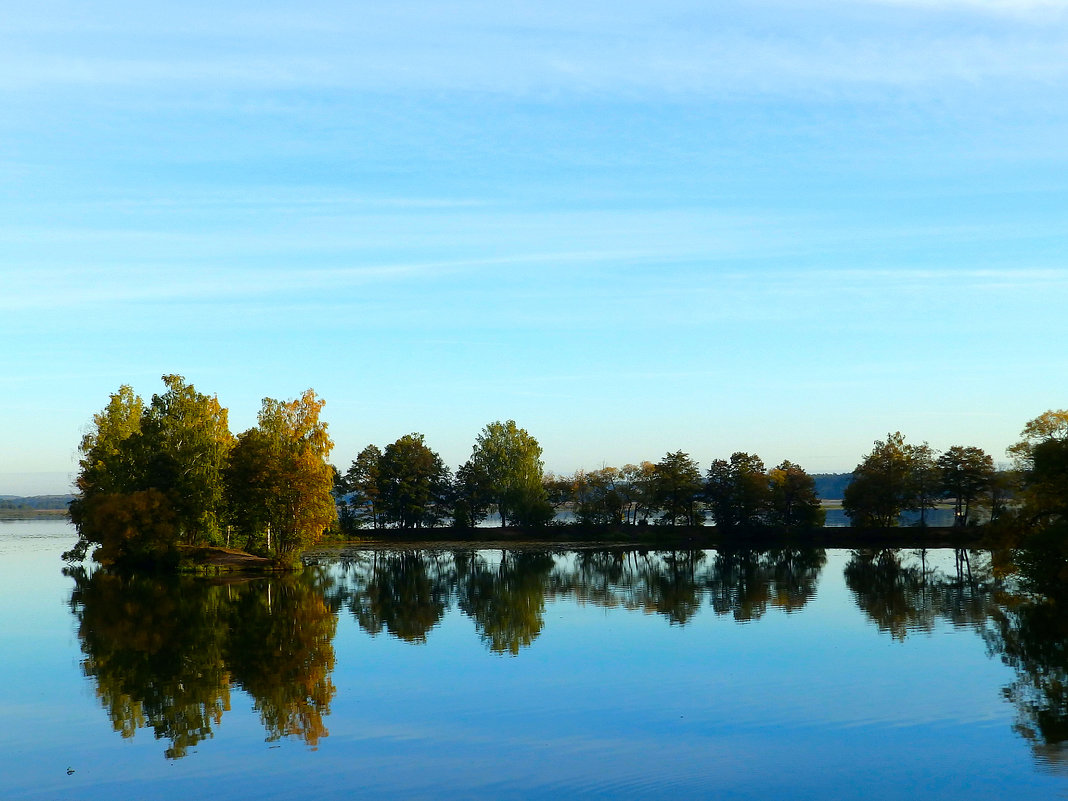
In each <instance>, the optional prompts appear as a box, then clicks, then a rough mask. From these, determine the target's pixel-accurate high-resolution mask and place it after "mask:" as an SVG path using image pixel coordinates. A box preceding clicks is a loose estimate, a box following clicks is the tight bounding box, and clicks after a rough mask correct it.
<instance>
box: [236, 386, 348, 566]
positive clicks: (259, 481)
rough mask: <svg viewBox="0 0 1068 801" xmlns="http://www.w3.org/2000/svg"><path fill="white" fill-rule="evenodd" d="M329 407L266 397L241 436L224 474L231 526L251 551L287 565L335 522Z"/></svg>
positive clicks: (310, 394)
mask: <svg viewBox="0 0 1068 801" xmlns="http://www.w3.org/2000/svg"><path fill="white" fill-rule="evenodd" d="M324 405H325V401H323V400H321V399H319V398H317V397H316V396H315V392H314V390H311V389H309V390H307V391H305V393H304V394H303V395H302V396H301V397H300V398H298V399H296V400H292V401H277V400H274V399H273V398H264V399H263V405H262V408H261V409H260V413H259V416H258V425H257V426H256V427H255V428H252V429H249V430H248V431H245V432H244V433H243V434H241V436H240V437H238V442H237V445H236V446H235V447H234V451H233V454H232V458H231V460H230V464H229V467H228V470H227V479H228V481H227V484H228V498H229V501H230V508H231V510H232V513H233V519H234V520H235V522H236V523H237V525H238V527H239V529H241V530H242V531H243V532H244V533H245V535H246V537H247V538H248V542H249V545H252V544H255V545H257V546H258V547H259V548H260V549H261V550H264V551H265V552H267V553H269V554H272V555H276V556H278V557H280V558H281V559H283V560H290V559H292V558H293V557H294V555H296V554H297V553H299V551H300V550H302V549H303V548H306V547H307V546H309V545H311V544H313V543H315V542H318V541H319V540H320V539H321V538H322V536H323V533H324V532H325V531H326V529H327V528H328V527H329V526H330V525H332V524H333V523H334V522H336V520H337V505H336V504H335V502H334V497H333V494H332V490H333V486H334V480H333V476H334V471H333V468H332V466H331V465H330V463H329V461H328V459H329V457H330V451H331V449H332V448H333V442H331V440H330V437H329V435H328V434H327V424H326V423H325V422H322V421H321V420H320V419H319V415H320V412H321V411H322V408H323V406H324Z"/></svg>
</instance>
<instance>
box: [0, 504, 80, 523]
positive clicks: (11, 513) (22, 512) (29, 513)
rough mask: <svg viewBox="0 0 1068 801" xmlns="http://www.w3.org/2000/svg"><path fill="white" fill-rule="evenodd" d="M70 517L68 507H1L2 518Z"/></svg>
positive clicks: (51, 518)
mask: <svg viewBox="0 0 1068 801" xmlns="http://www.w3.org/2000/svg"><path fill="white" fill-rule="evenodd" d="M67 517H70V512H69V511H68V510H66V509H4V508H2V507H0V520H38V519H46V520H54V519H57V518H67Z"/></svg>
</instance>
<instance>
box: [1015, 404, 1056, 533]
mask: <svg viewBox="0 0 1068 801" xmlns="http://www.w3.org/2000/svg"><path fill="white" fill-rule="evenodd" d="M1020 435H1021V437H1022V439H1021V440H1020V442H1018V443H1016V444H1015V445H1013V446H1012V447H1011V448H1009V455H1010V456H1012V457H1013V460H1014V461H1015V464H1016V469H1017V470H1018V471H1019V473H1020V476H1021V481H1022V491H1021V497H1020V500H1021V515H1022V516H1023V519H1024V522H1025V523H1026V524H1028V525H1035V524H1046V523H1051V522H1056V521H1058V520H1063V519H1065V518H1066V517H1068V409H1060V410H1057V411H1053V410H1050V411H1047V412H1043V413H1042V414H1041V415H1039V416H1038V417H1036V418H1035V419H1033V420H1030V421H1028V423H1027V425H1025V426H1024V428H1023V431H1021V432H1020Z"/></svg>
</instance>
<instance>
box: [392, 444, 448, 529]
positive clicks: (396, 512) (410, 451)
mask: <svg viewBox="0 0 1068 801" xmlns="http://www.w3.org/2000/svg"><path fill="white" fill-rule="evenodd" d="M448 495H449V471H448V468H446V467H445V464H444V462H442V460H441V457H440V456H438V454H436V453H435V452H434V451H432V450H431V449H430V448H428V447H427V446H426V443H424V442H423V435H422V434H406V435H404V436H403V437H401V438H400V439H398V440H397V441H396V442H394V443H393V444H391V445H387V446H386V449H385V451H383V453H382V458H381V459H380V460H379V463H378V505H379V509H380V513H381V516H382V519H383V520H384V521H385V522H387V523H393V524H395V525H397V526H399V527H400V528H422V527H424V526H434V525H437V524H438V523H440V522H441V520H442V518H443V517H444V516H445V510H446V508H447V498H448Z"/></svg>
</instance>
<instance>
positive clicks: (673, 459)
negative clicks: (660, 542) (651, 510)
mask: <svg viewBox="0 0 1068 801" xmlns="http://www.w3.org/2000/svg"><path fill="white" fill-rule="evenodd" d="M702 488H703V482H702V481H701V470H700V468H699V467H698V466H697V462H695V461H694V460H693V459H691V458H690V456H689V454H686V453H683V452H682V451H675V453H668V454H666V455H665V456H664V458H663V459H661V460H660V461H659V462H657V463H656V471H655V473H654V478H653V496H654V498H655V506H656V508H658V509H660V510H661V511H662V512H663V515H662V516H661V518H660V519H661V521H662V522H664V523H667V524H668V525H672V526H674V525H677V524H678V523H679V522H680V521H681V522H682V524H683V525H686V526H695V525H697V524H698V523H699V522H700V513H699V512H698V510H697V498H698V495H699V494H700V493H701V490H702Z"/></svg>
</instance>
